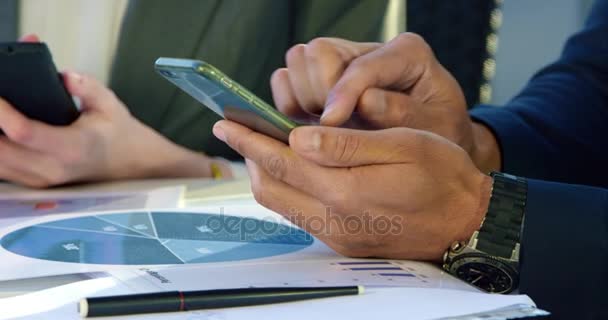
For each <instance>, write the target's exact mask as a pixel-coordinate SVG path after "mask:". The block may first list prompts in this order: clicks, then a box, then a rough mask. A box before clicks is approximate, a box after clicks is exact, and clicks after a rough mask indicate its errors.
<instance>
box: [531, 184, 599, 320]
mask: <svg viewBox="0 0 608 320" xmlns="http://www.w3.org/2000/svg"><path fill="white" fill-rule="evenodd" d="M520 260H521V264H520V273H521V277H520V291H521V292H522V293H526V294H528V295H530V297H531V298H532V299H533V300H534V301H535V302H536V303H537V304H538V306H539V307H541V308H546V309H548V310H549V311H552V312H554V313H555V314H556V315H557V316H558V317H556V318H557V319H608V307H605V303H606V301H605V297H606V296H605V290H606V288H607V286H608V190H607V189H602V188H595V187H587V186H580V185H571V184H562V183H554V182H546V181H539V180H532V179H530V180H528V199H527V204H526V213H525V218H524V227H523V234H522V239H521V254H520Z"/></svg>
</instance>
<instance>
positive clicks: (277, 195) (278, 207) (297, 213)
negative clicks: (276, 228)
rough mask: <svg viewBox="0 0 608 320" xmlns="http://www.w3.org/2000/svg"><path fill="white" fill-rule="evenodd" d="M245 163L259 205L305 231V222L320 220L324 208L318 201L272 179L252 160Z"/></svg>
mask: <svg viewBox="0 0 608 320" xmlns="http://www.w3.org/2000/svg"><path fill="white" fill-rule="evenodd" d="M245 163H246V165H247V171H248V172H249V177H250V180H251V191H252V192H253V195H254V197H255V199H256V201H257V202H258V203H259V204H261V205H262V206H264V207H266V208H268V209H270V210H272V211H274V212H276V213H279V214H280V215H282V216H283V217H285V218H286V219H288V220H289V221H291V223H293V224H295V225H297V226H298V227H300V228H303V229H306V230H308V229H309V228H307V223H306V221H307V220H311V219H312V217H317V218H322V216H323V213H324V212H325V206H324V205H323V204H322V203H321V202H320V201H318V200H317V199H315V198H313V197H311V196H309V195H308V194H306V193H304V192H301V191H299V190H297V189H294V188H293V187H292V186H290V185H288V184H286V183H284V182H282V181H279V180H276V179H274V178H273V177H272V176H271V175H270V174H268V173H267V172H266V171H265V170H264V169H263V168H262V167H260V166H259V165H258V164H256V163H255V162H253V161H252V160H245ZM315 219H316V218H315Z"/></svg>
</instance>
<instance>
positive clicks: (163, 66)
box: [154, 58, 299, 143]
mask: <svg viewBox="0 0 608 320" xmlns="http://www.w3.org/2000/svg"><path fill="white" fill-rule="evenodd" d="M154 67H155V69H156V71H157V72H158V73H160V74H161V75H162V76H163V77H164V78H166V79H167V80H169V81H170V82H172V83H173V84H175V85H176V86H178V87H179V88H180V89H182V90H184V91H185V92H187V93H188V94H189V95H191V96H192V97H193V98H195V99H196V100H198V101H199V102H200V103H202V104H203V105H205V106H206V107H208V108H209V109H211V110H213V111H214V112H215V113H217V114H218V115H220V116H221V117H223V118H224V119H228V120H231V121H234V122H238V123H240V124H242V125H244V126H246V127H248V128H250V129H252V130H254V131H257V132H259V133H263V134H265V135H267V136H270V137H273V138H275V139H278V140H280V141H283V142H286V143H287V142H288V141H289V133H290V132H291V130H293V129H294V128H295V127H297V126H298V125H299V124H298V123H296V122H294V121H292V120H291V119H289V118H287V117H286V116H285V115H283V114H282V113H280V112H279V111H277V110H276V109H275V108H273V107H272V106H270V105H269V104H267V103H266V102H264V101H263V100H262V99H260V98H258V97H257V96H255V95H254V94H253V93H251V92H249V90H247V89H245V88H244V87H243V86H241V85H240V84H238V83H236V82H235V81H233V80H231V79H230V78H229V77H228V76H226V75H225V74H224V73H222V72H221V71H220V70H218V69H217V68H215V67H213V66H212V65H210V64H208V63H205V62H203V61H198V60H188V59H174V58H159V59H158V60H156V63H155V66H154Z"/></svg>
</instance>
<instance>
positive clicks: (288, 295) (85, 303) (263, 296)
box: [78, 286, 363, 317]
mask: <svg viewBox="0 0 608 320" xmlns="http://www.w3.org/2000/svg"><path fill="white" fill-rule="evenodd" d="M358 294H363V286H347V287H314V288H313V287H292V288H243V289H219V290H204V291H184V292H181V291H171V292H157V293H146V294H134V295H124V296H110V297H98V298H85V299H82V300H81V301H80V303H79V305H78V312H80V315H81V316H82V317H105V316H117V315H128V314H140V313H157V312H177V311H190V310H201V309H217V308H231V307H244V306H256V305H262V304H271V303H281V302H290V301H299V300H306V299H317V298H328V297H337V296H345V295H358Z"/></svg>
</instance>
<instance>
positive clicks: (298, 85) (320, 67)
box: [270, 38, 382, 121]
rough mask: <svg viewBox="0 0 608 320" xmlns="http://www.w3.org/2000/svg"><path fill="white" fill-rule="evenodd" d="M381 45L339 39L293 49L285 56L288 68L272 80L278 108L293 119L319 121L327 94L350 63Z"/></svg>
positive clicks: (311, 43) (321, 40)
mask: <svg viewBox="0 0 608 320" xmlns="http://www.w3.org/2000/svg"><path fill="white" fill-rule="evenodd" d="M381 46H382V44H380V43H357V42H352V41H348V40H343V39H338V38H317V39H314V40H312V41H311V42H310V43H308V44H298V45H295V46H293V47H292V48H291V49H289V51H287V54H286V55H285V60H286V64H287V68H281V69H278V70H276V71H275V72H274V73H273V74H272V77H271V79H270V84H271V87H272V94H273V99H274V101H275V104H276V107H277V109H279V111H281V112H282V113H284V114H286V115H288V116H290V117H291V118H294V119H299V120H304V121H306V120H311V119H315V118H317V119H318V115H319V114H320V113H321V112H322V111H323V106H324V105H325V101H326V100H327V95H328V94H329V92H330V90H331V89H332V88H333V86H334V85H335V84H336V82H338V80H339V79H340V77H341V76H342V73H344V70H345V69H346V68H347V67H348V65H349V63H350V62H351V61H353V60H354V59H356V58H358V57H360V56H362V55H364V54H366V53H368V52H370V51H373V50H375V49H378V48H380V47H381Z"/></svg>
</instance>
